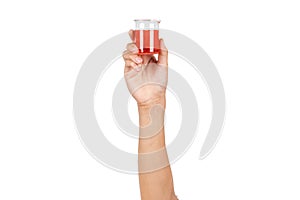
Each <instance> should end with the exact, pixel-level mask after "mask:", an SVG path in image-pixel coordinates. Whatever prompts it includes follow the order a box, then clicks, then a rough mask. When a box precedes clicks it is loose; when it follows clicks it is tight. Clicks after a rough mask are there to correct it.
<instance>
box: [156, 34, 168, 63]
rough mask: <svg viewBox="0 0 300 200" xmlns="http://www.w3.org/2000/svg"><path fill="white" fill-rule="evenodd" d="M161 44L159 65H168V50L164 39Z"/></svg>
mask: <svg viewBox="0 0 300 200" xmlns="http://www.w3.org/2000/svg"><path fill="white" fill-rule="evenodd" d="M159 43H160V51H159V54H158V61H157V63H158V64H160V65H168V49H167V47H166V45H165V42H164V40H163V39H160V40H159Z"/></svg>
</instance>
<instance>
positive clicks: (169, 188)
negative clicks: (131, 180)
mask: <svg viewBox="0 0 300 200" xmlns="http://www.w3.org/2000/svg"><path fill="white" fill-rule="evenodd" d="M138 108H139V124H140V139H139V172H140V173H139V181H140V190H141V197H142V200H157V199H160V200H175V199H177V198H176V196H175V194H174V187H173V178H172V172H171V168H170V165H169V160H168V155H167V152H166V148H165V147H166V146H165V133H164V110H165V98H164V97H163V98H160V99H158V100H156V101H154V102H151V103H149V104H148V103H147V104H143V105H139V106H138Z"/></svg>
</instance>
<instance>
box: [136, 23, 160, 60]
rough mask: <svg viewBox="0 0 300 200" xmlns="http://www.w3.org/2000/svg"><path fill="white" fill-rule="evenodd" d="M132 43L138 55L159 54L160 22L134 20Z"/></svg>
mask: <svg viewBox="0 0 300 200" xmlns="http://www.w3.org/2000/svg"><path fill="white" fill-rule="evenodd" d="M134 21H135V31H134V42H135V43H136V45H137V47H138V49H139V54H140V55H147V54H148V55H149V54H158V53H159V48H160V45H159V23H160V20H152V19H135V20H134Z"/></svg>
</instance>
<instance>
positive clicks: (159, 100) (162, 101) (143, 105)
mask: <svg viewBox="0 0 300 200" xmlns="http://www.w3.org/2000/svg"><path fill="white" fill-rule="evenodd" d="M154 105H160V106H162V107H163V108H165V107H166V97H165V95H162V96H160V97H156V98H153V99H149V100H147V101H145V102H138V103H137V106H138V109H139V110H140V109H149V108H151V107H152V106H154Z"/></svg>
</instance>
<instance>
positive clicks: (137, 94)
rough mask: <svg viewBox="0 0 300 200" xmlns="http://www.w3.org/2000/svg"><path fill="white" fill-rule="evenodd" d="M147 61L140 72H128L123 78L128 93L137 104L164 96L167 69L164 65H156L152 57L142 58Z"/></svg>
mask: <svg viewBox="0 0 300 200" xmlns="http://www.w3.org/2000/svg"><path fill="white" fill-rule="evenodd" d="M143 60H144V61H147V63H146V62H145V63H144V64H143V65H142V70H141V71H139V72H137V71H135V70H130V71H128V72H126V73H125V75H124V77H125V80H126V83H127V87H128V89H129V92H130V93H131V94H132V96H133V97H134V98H135V100H136V101H137V103H145V102H149V101H151V100H155V99H157V98H160V97H161V96H163V95H164V94H165V91H166V86H167V81H168V69H167V66H165V65H160V64H158V63H157V61H156V59H155V57H154V56H143Z"/></svg>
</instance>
